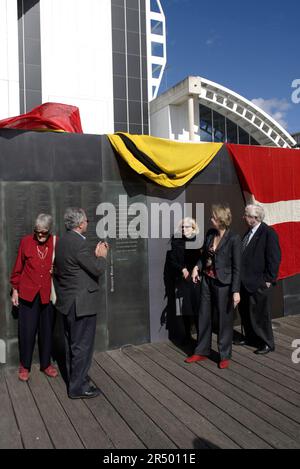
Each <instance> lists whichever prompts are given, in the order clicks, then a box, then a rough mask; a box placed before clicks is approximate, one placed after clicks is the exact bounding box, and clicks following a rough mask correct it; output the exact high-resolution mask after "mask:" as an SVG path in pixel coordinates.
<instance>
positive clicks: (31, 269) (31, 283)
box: [10, 235, 53, 304]
mask: <svg viewBox="0 0 300 469" xmlns="http://www.w3.org/2000/svg"><path fill="white" fill-rule="evenodd" d="M38 247H39V250H40V251H44V249H47V248H48V250H47V255H46V256H45V258H44V260H42V259H41V258H40V257H39V254H38V249H37V248H38ZM52 254H53V236H52V235H50V236H49V238H48V239H47V241H46V243H45V244H42V245H41V244H39V243H38V241H37V240H36V239H35V236H34V235H28V236H25V237H24V238H22V239H21V241H20V246H19V250H18V255H17V259H16V262H15V266H14V268H13V271H12V274H11V277H10V282H11V285H12V287H13V288H15V289H16V290H18V293H19V297H20V298H22V299H23V300H26V301H33V300H34V298H35V296H36V294H37V293H39V294H40V297H41V302H42V303H43V304H46V303H49V301H50V293H51V273H50V270H51V267H52Z"/></svg>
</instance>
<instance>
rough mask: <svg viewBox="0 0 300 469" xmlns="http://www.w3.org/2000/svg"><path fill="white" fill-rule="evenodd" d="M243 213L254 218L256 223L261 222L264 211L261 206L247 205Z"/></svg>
mask: <svg viewBox="0 0 300 469" xmlns="http://www.w3.org/2000/svg"><path fill="white" fill-rule="evenodd" d="M245 212H246V213H247V214H248V215H251V216H252V217H255V218H256V219H257V221H258V222H262V221H263V220H264V218H265V211H264V209H263V207H262V206H261V205H258V204H248V205H246V207H245Z"/></svg>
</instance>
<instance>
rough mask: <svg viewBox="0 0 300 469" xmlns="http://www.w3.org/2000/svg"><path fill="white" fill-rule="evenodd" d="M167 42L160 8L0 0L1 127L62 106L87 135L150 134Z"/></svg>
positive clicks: (93, 0) (129, 0)
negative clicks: (72, 109)
mask: <svg viewBox="0 0 300 469" xmlns="http://www.w3.org/2000/svg"><path fill="white" fill-rule="evenodd" d="M165 34H166V30H165V17H164V14H163V11H162V8H161V4H160V0H85V1H84V2H83V1H82V0H0V35H1V36H0V37H1V40H2V47H1V52H0V54H1V55H0V103H1V106H0V119H4V118H6V117H12V116H16V115H19V114H23V113H26V112H29V111H30V110H31V109H32V108H34V107H35V106H38V105H39V104H42V103H45V102H59V103H65V104H72V105H74V106H78V107H79V110H80V115H81V120H82V126H83V131H84V132H85V133H95V134H104V133H111V132H114V131H126V132H130V133H146V134H147V133H149V122H148V101H149V98H150V99H151V98H152V96H155V95H156V94H157V91H158V88H159V85H160V81H161V78H162V74H163V70H164V65H165V62H166V57H165V50H166V45H165V43H166V41H165ZM158 66H159V70H158V68H157V67H158Z"/></svg>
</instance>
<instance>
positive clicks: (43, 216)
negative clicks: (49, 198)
mask: <svg viewBox="0 0 300 469" xmlns="http://www.w3.org/2000/svg"><path fill="white" fill-rule="evenodd" d="M52 225H53V218H52V216H51V215H49V214H48V213H40V214H39V215H38V216H37V217H36V220H35V223H34V228H35V229H36V228H38V229H40V230H46V231H51V229H52Z"/></svg>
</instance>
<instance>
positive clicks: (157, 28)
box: [151, 20, 164, 36]
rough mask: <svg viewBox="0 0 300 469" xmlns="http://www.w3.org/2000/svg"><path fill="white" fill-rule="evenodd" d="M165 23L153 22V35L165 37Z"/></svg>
mask: <svg viewBox="0 0 300 469" xmlns="http://www.w3.org/2000/svg"><path fill="white" fill-rule="evenodd" d="M163 32H164V30H163V23H162V21H157V20H151V33H152V34H159V35H160V36H162V35H163Z"/></svg>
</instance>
